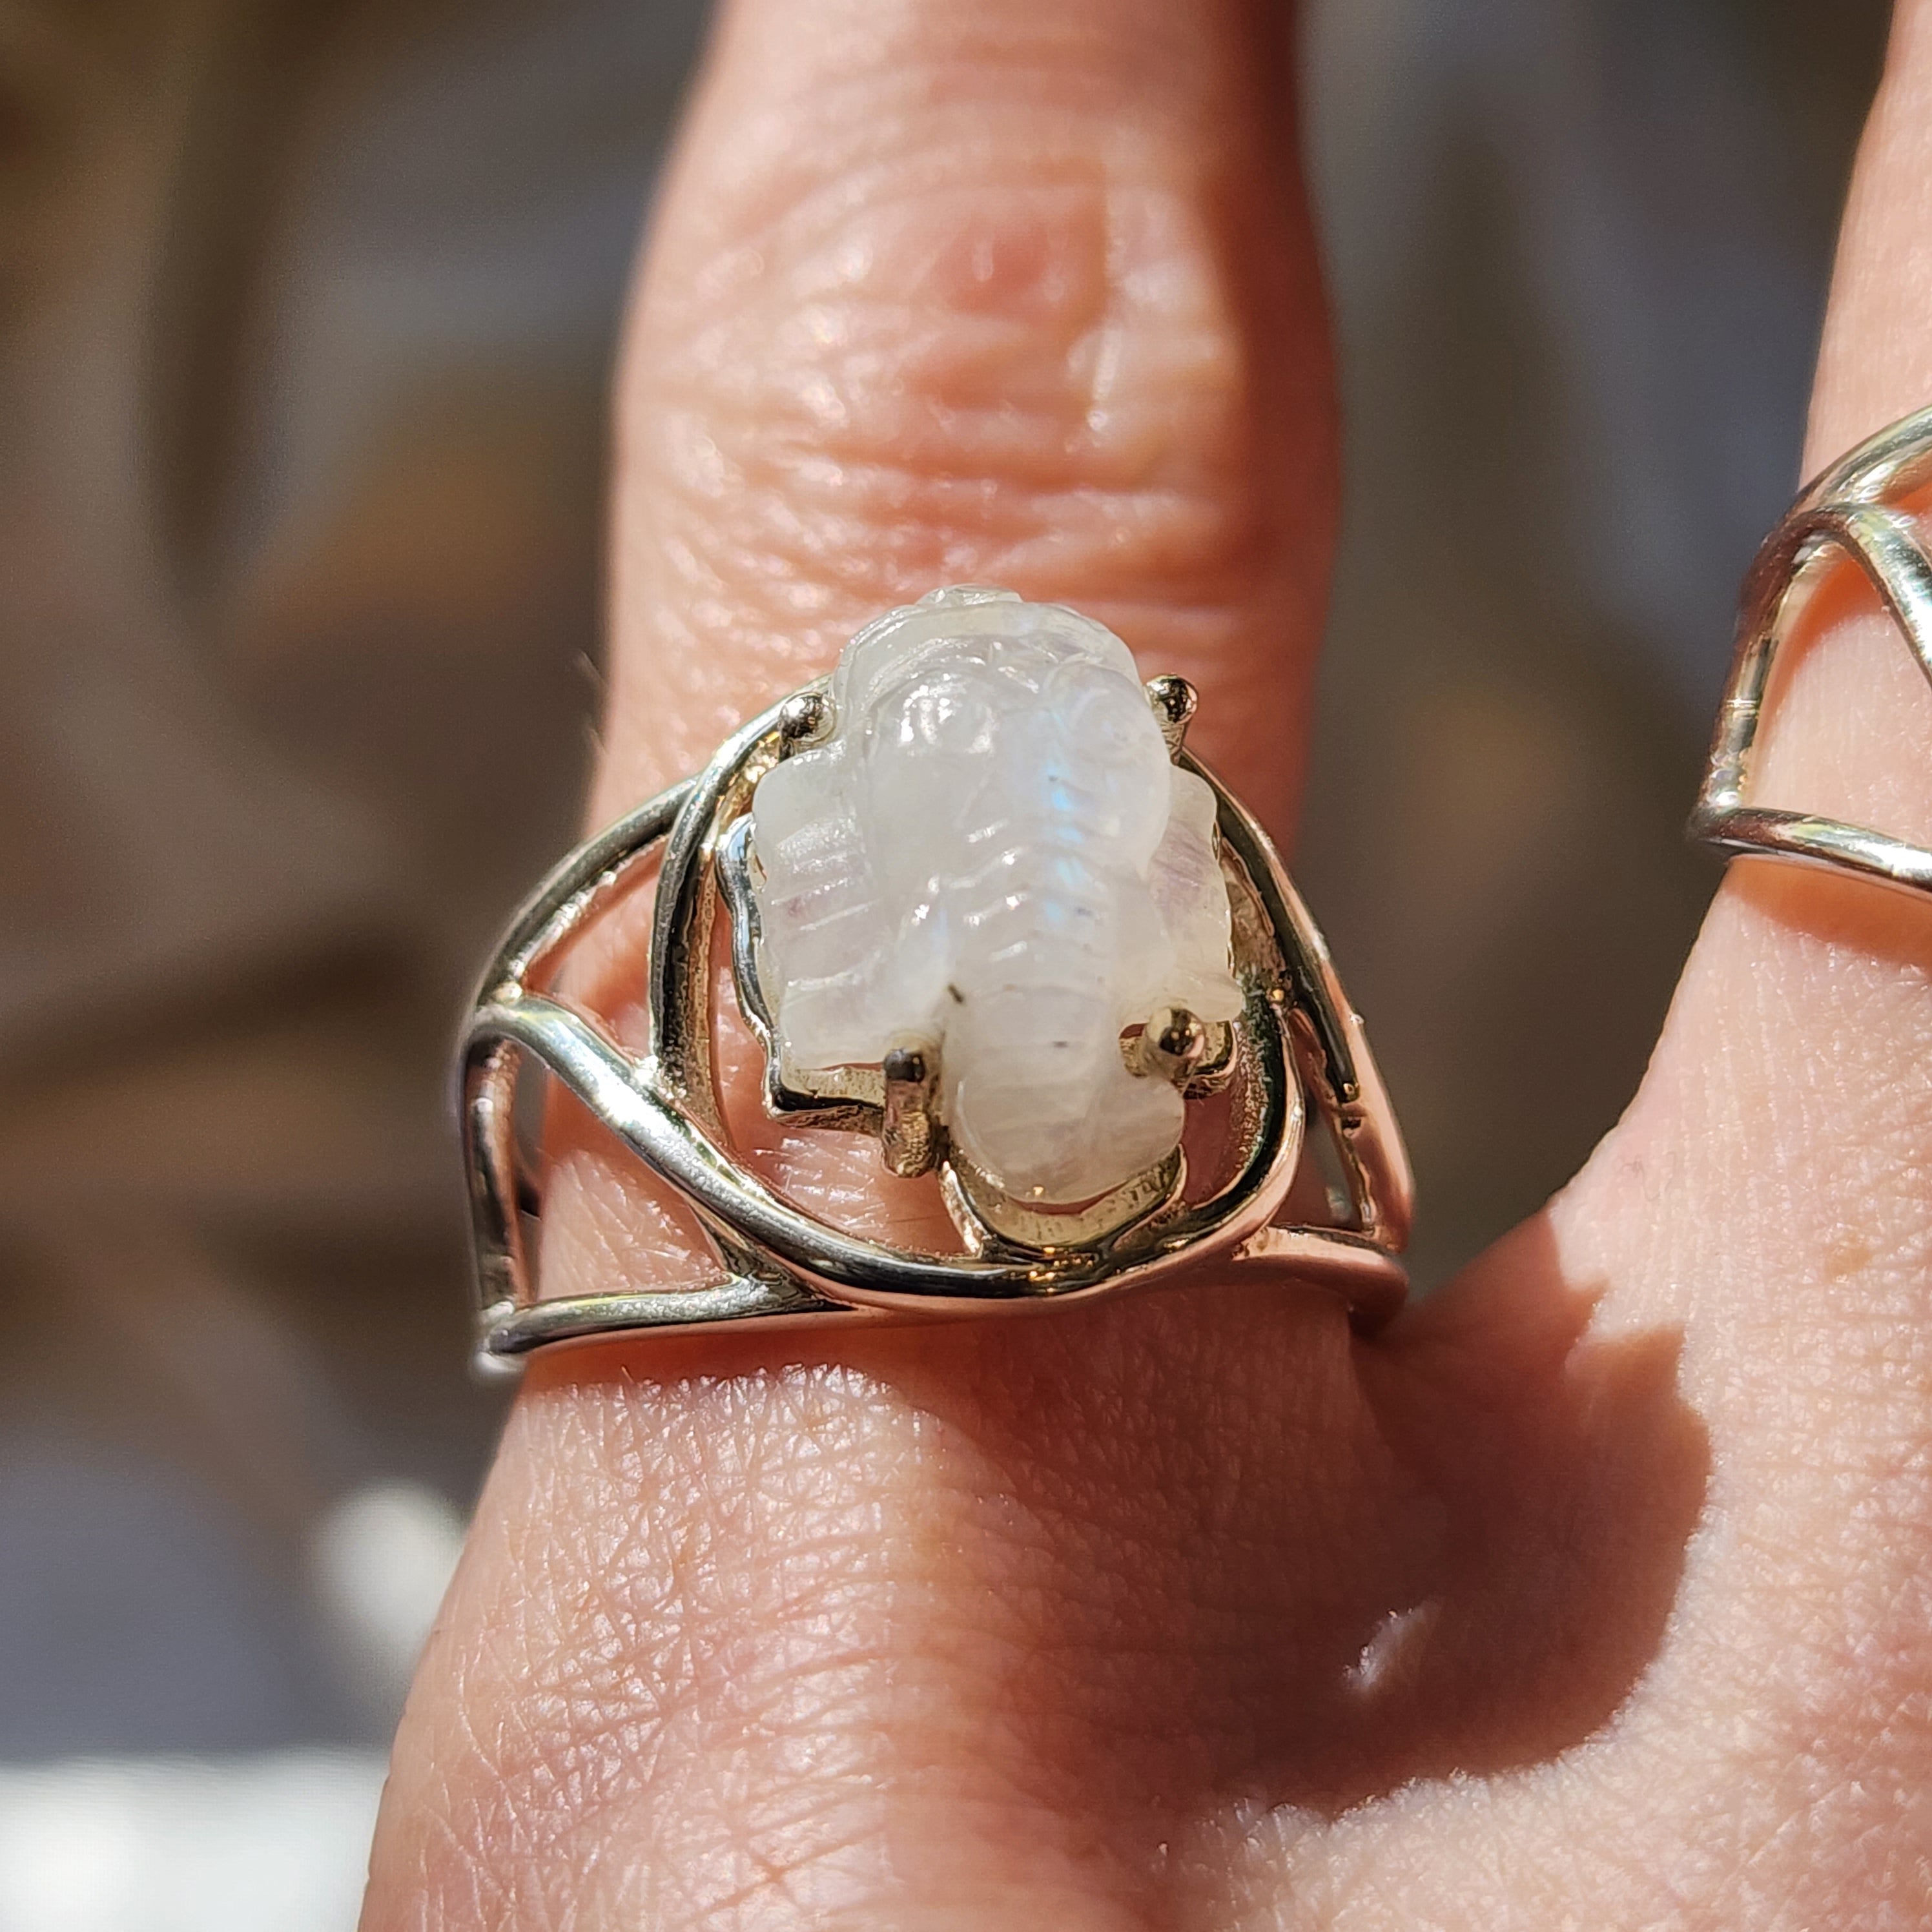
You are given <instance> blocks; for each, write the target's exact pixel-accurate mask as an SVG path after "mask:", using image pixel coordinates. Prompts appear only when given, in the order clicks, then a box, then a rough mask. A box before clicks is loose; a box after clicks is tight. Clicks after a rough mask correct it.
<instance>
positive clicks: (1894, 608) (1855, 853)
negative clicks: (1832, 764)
mask: <svg viewBox="0 0 1932 1932" xmlns="http://www.w3.org/2000/svg"><path fill="white" fill-rule="evenodd" d="M1928 481H1932V409H1927V410H1919V411H1918V413H1916V414H1915V415H1912V416H1906V417H1905V418H1903V419H1902V420H1900V422H1895V423H1894V424H1892V425H1891V427H1890V428H1887V429H1883V430H1881V431H1879V433H1878V434H1877V435H1876V436H1874V437H1871V438H1870V440H1868V441H1867V442H1865V443H1861V444H1860V445H1859V446H1858V448H1857V449H1854V450H1853V451H1852V452H1851V453H1850V455H1848V456H1846V457H1843V458H1841V460H1839V461H1838V462H1837V463H1834V464H1833V465H1832V466H1831V468H1829V469H1827V470H1826V471H1825V472H1824V473H1823V475H1820V476H1819V477H1818V478H1817V479H1816V480H1815V481H1814V482H1812V483H1811V484H1809V485H1808V487H1806V488H1805V490H1804V491H1803V492H1802V493H1801V494H1800V495H1799V498H1798V500H1797V501H1796V502H1795V503H1793V505H1792V506H1791V508H1790V510H1789V511H1787V512H1786V513H1785V515H1784V518H1783V520H1781V522H1780V523H1778V526H1777V527H1776V528H1775V529H1773V530H1772V532H1771V534H1770V535H1769V537H1767V538H1766V539H1765V541H1764V544H1763V547H1762V548H1761V549H1760V550H1759V552H1758V553H1757V559H1756V560H1755V561H1754V562H1753V564H1752V565H1751V569H1750V571H1749V572H1748V574H1747V575H1746V577H1745V585H1744V592H1743V595H1742V598H1741V600H1740V603H1739V615H1738V633H1737V650H1736V658H1735V659H1734V660H1733V664H1732V667H1731V675H1730V683H1729V684H1728V685H1727V687H1726V689H1725V692H1724V703H1723V705H1722V706H1721V708H1720V709H1719V711H1718V725H1717V731H1716V735H1715V739H1714V740H1713V742H1712V747H1711V757H1710V763H1709V768H1708V769H1707V770H1706V774H1705V778H1704V783H1703V789H1702V790H1701V791H1700V793H1699V795H1698V799H1697V807H1696V808H1695V810H1694V811H1693V812H1692V813H1691V822H1690V825H1689V826H1688V835H1689V836H1690V837H1691V838H1692V839H1693V840H1694V841H1696V842H1697V843H1699V844H1704V845H1708V846H1709V847H1712V849H1713V850H1716V851H1719V852H1721V853H1724V855H1725V856H1727V857H1728V858H1766V859H1789V860H1791V861H1793V862H1795V863H1796V864H1799V865H1815V866H1820V867H1823V868H1829V869H1830V870H1832V871H1842V872H1849V873H1852V874H1854V875H1855V877H1859V878H1861V879H1868V880H1871V881H1872V882H1873V883H1874V884H1876V885H1881V886H1891V887H1893V888H1894V889H1897V890H1898V891H1901V892H1919V893H1932V851H1927V850H1925V849H1924V847H1922V846H1918V845H1914V844H1910V843H1909V841H1906V840H1904V839H1902V838H1892V837H1891V836H1890V835H1888V834H1887V833H1885V832H1873V831H1871V830H1869V829H1867V828H1866V827H1864V826H1858V825H1850V824H1847V823H1845V821H1844V820H1842V819H1837V818H1827V817H1821V816H1820V815H1818V814H1815V813H1811V812H1803V811H1780V810H1775V809H1772V808H1769V807H1767V806H1764V805H1751V804H1748V803H1747V802H1746V801H1745V787H1746V786H1747V784H1748V782H1749V778H1750V773H1751V753H1752V751H1753V748H1754V746H1755V745H1756V743H1757V733H1758V727H1759V725H1760V722H1761V721H1762V718H1763V707H1764V697H1765V691H1766V686H1767V685H1768V684H1769V681H1770V677H1771V670H1772V664H1773V662H1774V661H1775V658H1776V657H1777V655H1778V648H1779V646H1780V645H1781V643H1782V642H1783V640H1784V637H1785V635H1786V634H1787V631H1788V628H1789V626H1788V623H1787V619H1788V617H1789V615H1790V611H1791V609H1792V607H1793V604H1794V603H1795V602H1796V601H1798V600H1799V595H1800V594H1801V593H1808V592H1810V591H1811V589H1814V588H1815V586H1816V585H1817V582H1818V581H1819V580H1820V579H1821V578H1822V577H1823V574H1825V572H1826V571H1827V570H1829V568H1830V567H1831V566H1832V565H1833V564H1834V563H1835V562H1838V560H1839V559H1843V558H1849V559H1850V560H1851V561H1852V562H1854V563H1855V564H1856V565H1858V568H1859V569H1860V570H1861V571H1863V572H1864V575H1865V577H1866V578H1867V580H1868V581H1869V582H1870V584H1871V586H1872V588H1873V589H1874V590H1875V591H1876V592H1877V593H1878V595H1879V600H1880V601H1881V602H1882V604H1884V606H1885V610H1887V611H1888V613H1890V615H1891V618H1892V620H1893V621H1894V622H1895V623H1896V624H1897V626H1898V628H1899V631H1900V634H1901V635H1902V636H1903V638H1904V640H1905V642H1906V644H1907V645H1908V646H1909V647H1910V649H1911V652H1912V656H1913V657H1914V658H1915V659H1916V660H1917V661H1918V667H1919V669H1920V670H1922V671H1923V672H1924V673H1925V675H1926V677H1927V679H1928V680H1932V555H1928V554H1927V550H1926V547H1925V544H1924V540H1923V539H1922V538H1921V536H1920V535H1919V532H1918V525H1917V523H1916V521H1915V520H1914V518H1913V517H1911V516H1910V515H1909V514H1907V513H1906V511H1903V510H1901V509H1899V508H1895V507H1893V506H1894V505H1895V504H1896V503H1897V502H1898V501H1899V500H1900V499H1903V498H1905V497H1907V496H1910V495H1911V494H1912V493H1913V492H1914V491H1915V490H1918V488H1920V487H1921V486H1922V485H1924V484H1926V483H1927V482H1928Z"/></svg>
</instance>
